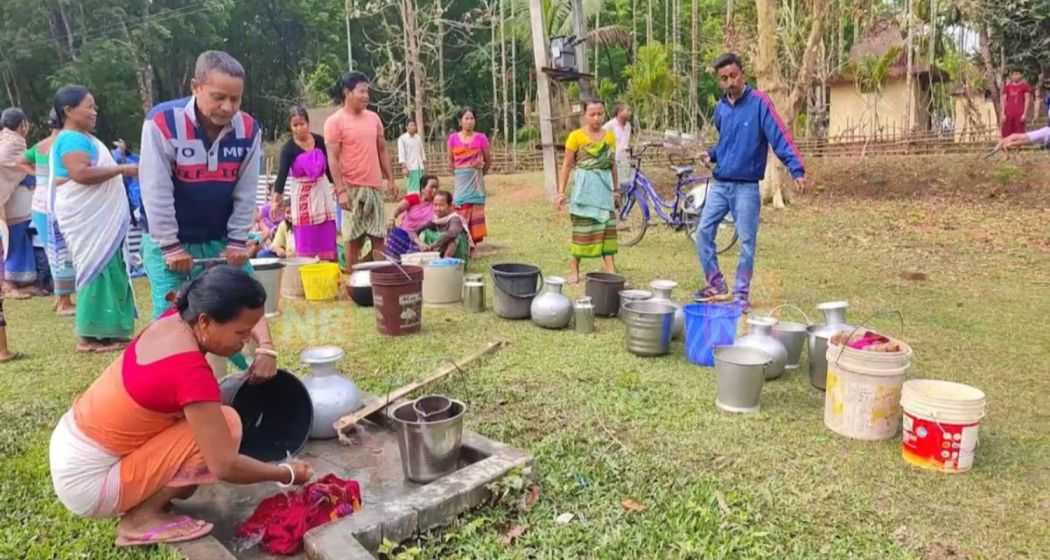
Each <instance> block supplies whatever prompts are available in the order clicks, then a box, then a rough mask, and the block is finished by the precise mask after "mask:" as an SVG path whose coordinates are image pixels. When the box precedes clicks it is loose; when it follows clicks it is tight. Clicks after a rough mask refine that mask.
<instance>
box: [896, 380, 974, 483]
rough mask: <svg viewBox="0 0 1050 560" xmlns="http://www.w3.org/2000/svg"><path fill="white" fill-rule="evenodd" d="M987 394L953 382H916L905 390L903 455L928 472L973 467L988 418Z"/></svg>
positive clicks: (906, 384)
mask: <svg viewBox="0 0 1050 560" xmlns="http://www.w3.org/2000/svg"><path fill="white" fill-rule="evenodd" d="M984 405H985V397H984V392H983V391H981V390H979V389H976V388H974V387H970V386H969V385H963V384H962V383H952V382H950V381H936V380H933V379H913V380H911V381H905V382H904V386H903V387H902V389H901V408H903V409H904V435H903V437H902V439H901V456H902V457H903V458H904V460H905V461H907V462H909V463H911V464H913V465H916V466H919V467H923V468H926V469H933V470H937V471H941V472H946V473H961V472H966V471H968V470H970V468H971V467H973V461H974V454H975V453H976V449H977V441H978V437H977V436H978V432H979V430H980V427H981V419H982V418H984Z"/></svg>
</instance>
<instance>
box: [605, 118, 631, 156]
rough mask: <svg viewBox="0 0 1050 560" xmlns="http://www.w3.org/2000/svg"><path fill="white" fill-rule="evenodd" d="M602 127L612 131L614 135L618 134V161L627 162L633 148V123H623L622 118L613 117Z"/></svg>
mask: <svg viewBox="0 0 1050 560" xmlns="http://www.w3.org/2000/svg"><path fill="white" fill-rule="evenodd" d="M602 128H603V129H605V130H610V131H612V133H613V136H616V161H618V162H627V161H628V160H629V158H630V153H629V152H630V149H631V123H629V122H628V123H627V124H623V125H621V124H620V119H617V118H616V117H613V118H612V120H610V121H609V122H607V123H605V125H604V126H602Z"/></svg>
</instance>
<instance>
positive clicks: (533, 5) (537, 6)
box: [529, 0, 558, 201]
mask: <svg viewBox="0 0 1050 560" xmlns="http://www.w3.org/2000/svg"><path fill="white" fill-rule="evenodd" d="M529 28H530V29H531V31H532V60H533V66H534V68H535V76H536V105H537V106H538V109H539V111H538V112H539V119H538V123H537V124H538V125H539V129H540V142H541V143H542V146H541V148H542V150H543V187H544V190H545V191H546V192H547V199H548V200H550V201H553V200H554V198H555V197H556V196H557V193H558V191H557V188H558V176H557V175H558V171H557V169H556V166H557V162H556V161H555V159H554V130H553V127H552V126H551V97H550V95H551V94H550V79H549V78H548V77H547V75H546V74H544V73H543V67H544V66H547V34H546V33H545V31H544V29H545V27H544V22H543V7H542V5H541V3H540V0H529Z"/></svg>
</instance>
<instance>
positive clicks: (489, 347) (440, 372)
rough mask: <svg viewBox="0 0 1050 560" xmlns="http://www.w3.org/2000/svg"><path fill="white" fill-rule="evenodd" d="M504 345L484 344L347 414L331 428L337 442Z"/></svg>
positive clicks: (500, 342) (345, 440) (500, 343)
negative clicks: (368, 420)
mask: <svg viewBox="0 0 1050 560" xmlns="http://www.w3.org/2000/svg"><path fill="white" fill-rule="evenodd" d="M506 344H507V343H506V341H503V340H497V341H495V342H490V343H488V344H486V345H485V347H484V348H482V349H481V350H478V351H477V352H474V353H473V354H471V355H469V356H467V357H465V358H463V359H461V360H458V361H456V362H452V363H449V364H446V365H443V366H441V367H439V368H437V369H436V370H434V371H433V372H432V373H431V374H430V375H429V376H428V377H426V378H424V379H422V380H419V381H413V382H411V383H408V384H406V385H404V386H402V387H399V388H397V389H394V390H393V391H390V392H389V393H387V394H386V395H383V396H381V397H378V398H375V399H372V400H371V401H369V402H368V403H366V404H365V406H364V407H362V408H360V409H358V410H356V411H354V412H353V413H351V414H347V415H346V416H343V417H342V418H340V419H339V420H336V421H335V423H334V424H333V426H335V431H336V433H337V434H339V441H341V442H343V443H346V444H349V443H350V439H349V438H348V437H347V436H346V434H345V433H344V432H345V431H346V430H348V429H349V428H351V427H352V426H354V425H355V424H357V423H358V422H360V421H361V420H364V419H365V418H366V417H368V416H371V415H372V414H375V413H376V412H379V411H380V410H383V409H384V408H386V407H387V406H389V405H390V403H392V402H394V401H396V400H398V399H400V398H402V397H404V396H406V395H408V394H409V393H411V392H413V391H415V390H417V389H421V388H423V387H426V386H427V385H431V384H433V383H435V382H437V381H440V380H442V379H444V378H445V377H448V376H449V375H450V374H452V373H453V372H455V371H460V370H462V369H463V368H464V367H466V366H467V365H469V364H471V363H472V362H475V361H477V360H478V359H480V358H481V357H482V356H485V355H486V354H491V353H492V352H495V351H496V350H499V349H500V348H502V347H503V346H505V345H506Z"/></svg>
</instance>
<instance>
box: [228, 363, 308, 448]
mask: <svg viewBox="0 0 1050 560" xmlns="http://www.w3.org/2000/svg"><path fill="white" fill-rule="evenodd" d="M247 379H248V378H247V376H245V375H236V376H233V375H231V376H228V377H226V378H224V379H223V380H222V381H221V382H220V383H219V387H220V389H221V391H222V401H223V402H224V403H226V404H228V405H230V406H231V407H233V409H234V410H236V411H237V415H238V416H240V417H241V431H242V435H241V447H240V452H241V453H243V454H245V455H247V456H249V457H251V458H253V459H258V460H260V461H267V462H269V461H283V460H285V459H287V458H288V455H289V454H291V455H295V454H297V453H299V452H300V451H302V449H303V447H304V446H305V445H306V440H307V438H309V437H310V426H311V425H312V424H313V418H314V405H313V401H311V400H310V393H309V392H308V391H307V390H306V386H305V385H303V383H302V381H300V380H299V378H298V377H296V376H294V375H292V374H291V373H288V372H287V371H285V370H283V369H281V370H277V375H275V376H274V377H273V379H270V380H269V381H267V382H266V383H256V384H251V383H245V381H247Z"/></svg>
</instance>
